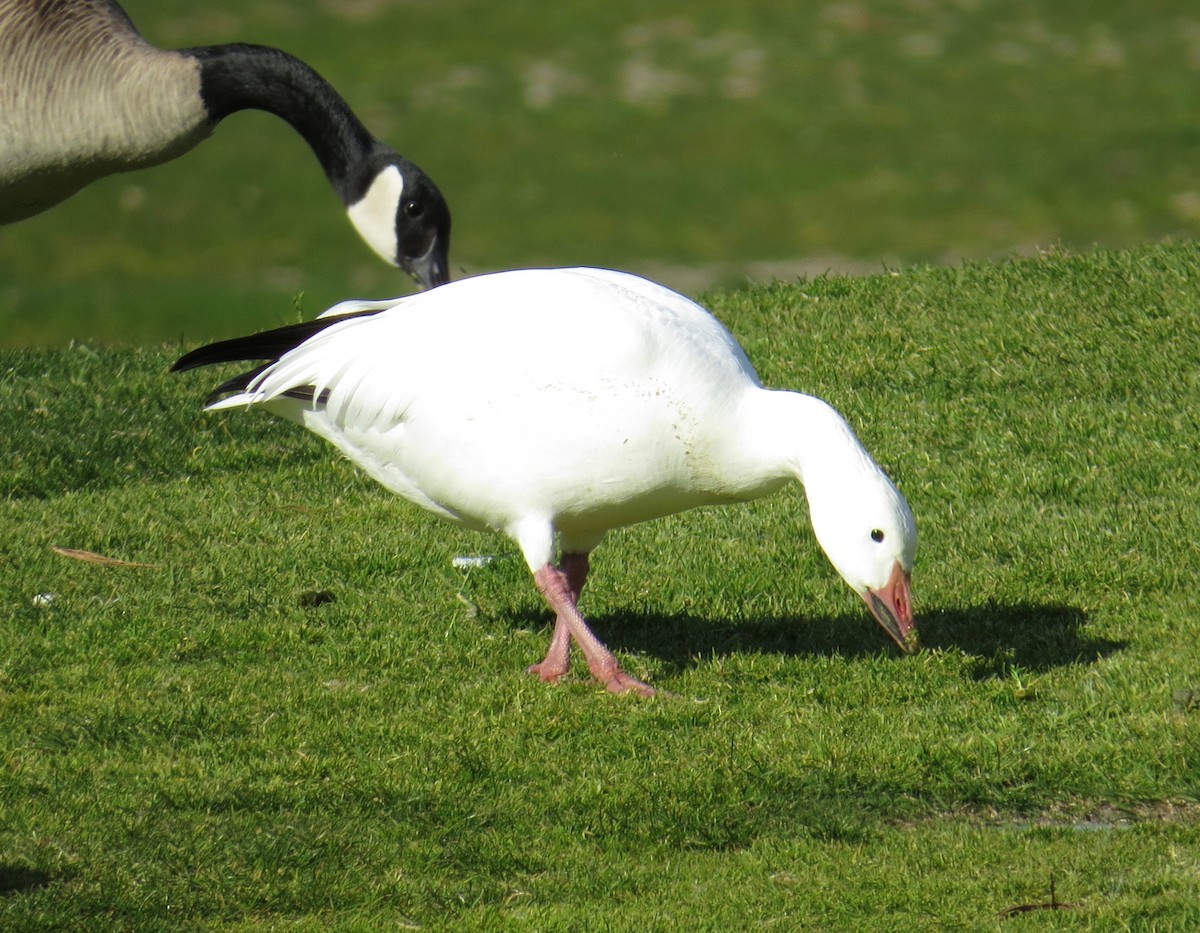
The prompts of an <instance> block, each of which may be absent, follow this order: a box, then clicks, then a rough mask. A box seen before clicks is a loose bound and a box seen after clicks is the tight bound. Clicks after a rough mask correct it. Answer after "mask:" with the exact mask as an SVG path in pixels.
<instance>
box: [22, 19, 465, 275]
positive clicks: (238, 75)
mask: <svg viewBox="0 0 1200 933" xmlns="http://www.w3.org/2000/svg"><path fill="white" fill-rule="evenodd" d="M247 109H254V110H266V111H269V112H270V113H273V114H276V115H277V116H279V117H282V118H283V119H284V120H287V122H288V123H290V124H291V125H292V126H293V127H294V128H295V129H296V132H298V133H299V134H300V135H301V136H303V137H304V139H305V140H306V141H307V142H308V144H309V146H311V147H312V150H313V152H314V153H315V154H316V156H317V159H318V160H319V161H320V163H321V167H322V168H323V169H324V170H325V175H326V177H327V178H328V179H329V183H330V184H331V185H332V186H333V189H334V191H336V192H337V194H338V197H340V198H341V199H342V203H343V204H344V205H345V206H346V211H347V213H348V214H349V215H350V221H351V223H353V224H354V226H355V228H356V229H357V230H358V232H359V234H360V235H361V236H362V238H363V239H364V240H366V241H367V244H368V245H369V246H370V247H371V248H372V249H373V250H375V252H377V253H378V254H379V255H380V256H382V257H383V258H384V259H385V260H387V261H388V262H390V263H392V264H394V265H397V266H399V267H400V268H401V269H404V270H405V271H406V272H408V273H409V274H411V275H412V276H413V277H414V278H416V279H417V280H418V281H419V282H421V283H422V284H423V285H425V286H427V287H428V286H433V285H440V284H441V283H443V282H446V281H448V279H449V257H448V253H449V248H450V211H449V208H448V207H447V206H446V202H445V200H444V199H443V198H442V195H441V192H439V191H438V189H437V187H436V186H435V185H434V183H433V181H432V180H430V178H429V177H428V176H427V175H426V174H425V173H424V172H423V171H421V169H420V168H418V167H417V166H416V165H414V164H413V163H412V162H410V161H409V160H408V159H406V158H404V157H403V156H401V155H399V154H398V153H396V152H395V151H394V150H392V149H391V148H389V147H388V146H386V145H384V144H383V143H381V142H380V141H379V140H377V139H375V137H374V136H372V135H371V134H370V133H369V132H368V131H367V128H366V127H365V126H363V124H362V123H361V121H360V120H359V119H358V117H356V116H355V115H354V113H353V111H351V109H350V107H349V105H348V104H347V103H346V102H345V101H344V100H343V99H342V97H341V96H340V95H339V94H338V92H337V91H336V90H334V88H333V87H332V86H331V85H330V84H329V83H328V82H327V81H325V79H324V78H322V77H321V76H320V75H318V74H317V73H316V72H315V71H313V70H312V69H311V68H310V67H308V65H306V64H304V63H303V62H302V61H300V60H299V59H296V58H294V57H292V56H291V55H289V54H287V53H286V52H282V51H280V50H279V49H273V48H267V47H264V46H258V45H242V44H235V45H212V46H204V47H200V48H192V49H180V50H178V51H164V50H162V49H158V48H155V47H154V46H152V45H150V44H149V43H147V42H146V41H145V40H144V39H143V38H142V36H141V35H140V34H139V33H138V31H137V29H136V28H135V27H134V25H133V23H132V22H131V21H130V19H129V17H128V16H127V15H126V13H125V11H124V10H123V9H121V7H120V6H118V5H117V4H116V3H114V2H113V0H0V224H7V223H12V222H14V221H18V220H23V219H24V218H26V217H30V216H32V215H34V214H37V213H39V212H41V211H44V210H46V209H47V208H50V207H53V206H54V205H55V204H58V203H59V202H60V201H63V200H65V199H66V198H68V197H70V196H71V195H72V194H75V193H76V192H77V191H79V190H80V189H81V188H83V187H84V186H86V185H88V184H90V183H91V182H93V181H95V180H96V179H98V178H101V177H103V176H105V175H111V174H114V173H116V172H126V171H131V170H133V169H138V168H145V167H147V166H150V165H157V164H159V163H161V162H166V161H168V160H170V159H174V158H175V157H177V156H180V155H182V154H183V153H185V152H187V151H188V150H189V149H191V148H192V147H193V146H195V145H196V144H197V143H199V142H200V141H201V140H202V139H205V138H206V137H207V136H208V135H209V134H211V133H212V132H213V129H214V128H215V127H216V125H217V124H218V123H219V122H220V121H221V120H223V119H224V118H225V117H227V116H229V114H231V113H235V112H237V111H239V110H247Z"/></svg>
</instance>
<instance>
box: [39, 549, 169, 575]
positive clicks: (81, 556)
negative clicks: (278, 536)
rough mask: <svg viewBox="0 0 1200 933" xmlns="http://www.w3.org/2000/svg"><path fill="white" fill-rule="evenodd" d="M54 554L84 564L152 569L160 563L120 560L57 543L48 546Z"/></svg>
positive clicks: (157, 567) (155, 568) (156, 567)
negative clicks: (59, 545)
mask: <svg viewBox="0 0 1200 933" xmlns="http://www.w3.org/2000/svg"><path fill="white" fill-rule="evenodd" d="M50 550H52V551H53V552H54V553H55V554H61V555H62V556H63V557H69V558H71V560H79V561H83V562H84V563H85V564H99V565H100V566H101V567H147V568H151V569H154V570H157V569H159V567H160V566H161V565H160V564H139V563H137V562H136V561H132V560H121V559H120V558H118V557H105V556H104V555H103V554H97V553H96V552H95V551H81V550H79V549H78V548H73V547H58V546H57V545H55V546H52V547H51V548H50Z"/></svg>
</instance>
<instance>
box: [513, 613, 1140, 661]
mask: <svg viewBox="0 0 1200 933" xmlns="http://www.w3.org/2000/svg"><path fill="white" fill-rule="evenodd" d="M522 621H526V622H528V623H529V624H531V625H532V627H534V628H537V627H539V625H542V624H545V623H546V622H547V621H548V620H547V619H546V617H545V616H544V615H539V616H537V618H536V620H535V619H534V618H533V617H532V616H530V617H529V618H528V619H526V620H522ZM589 623H590V624H591V625H592V627H593V628H594V630H595V632H596V634H597V635H599V636H600V638H602V639H603V640H604V641H605V642H606V643H607V644H608V646H609V647H610V648H612V649H614V650H617V651H632V652H643V653H645V654H649V655H652V656H653V657H656V658H658V659H659V660H660V661H662V662H663V663H664V664H666V665H668V666H669V667H671V668H674V669H675V670H676V671H680V670H684V669H686V668H689V667H693V666H695V664H696V663H697V662H698V661H699V660H700V659H703V658H707V657H722V656H729V655H734V654H779V655H785V656H797V657H799V656H813V657H819V656H825V657H832V656H837V657H842V658H866V657H875V656H877V655H879V654H880V653H881V652H887V651H892V652H894V653H895V654H896V655H897V656H899V649H897V648H896V647H895V646H894V645H893V644H892V642H891V640H890V639H889V638H888V637H887V635H886V634H885V633H884V632H883V630H882V629H880V628H879V626H878V625H876V624H875V622H874V621H873V620H872V619H871V618H870V616H868V615H867V614H866V613H865V612H863V613H861V614H858V613H855V614H847V615H841V616H834V617H819V618H805V617H803V616H777V617H769V618H752V619H744V620H740V621H732V620H725V619H707V618H703V617H700V616H695V615H691V614H687V613H680V614H675V615H667V614H664V613H639V612H633V611H628V612H624V611H622V612H616V613H609V614H606V615H601V616H598V617H595V618H591V619H589ZM1086 623H1087V615H1086V613H1084V612H1083V610H1081V609H1079V608H1076V607H1074V606H1062V605H1053V604H1038V603H1018V604H1015V605H985V606H969V607H964V608H961V609H953V608H945V609H932V610H928V611H926V612H923V613H917V617H916V625H917V629H918V630H919V632H920V634H921V645H922V647H923V648H924V649H926V650H929V649H934V650H942V651H949V650H955V649H957V650H959V651H961V652H963V653H964V654H966V655H969V656H971V657H972V658H973V659H974V663H973V664H972V674H973V676H974V677H975V678H976V679H979V680H984V679H988V678H992V677H1005V676H1007V675H1008V674H1009V673H1010V672H1011V671H1012V670H1013V669H1014V668H1020V669H1024V670H1029V671H1040V670H1049V669H1052V668H1055V667H1063V666H1066V665H1071V664H1083V663H1091V662H1092V661H1095V660H1096V659H1097V658H1100V657H1104V656H1106V655H1109V654H1112V653H1113V652H1115V651H1119V650H1121V649H1123V648H1124V647H1125V643H1124V642H1119V641H1113V640H1111V639H1106V638H1099V637H1096V636H1094V635H1091V634H1089V633H1088V632H1087V631H1086Z"/></svg>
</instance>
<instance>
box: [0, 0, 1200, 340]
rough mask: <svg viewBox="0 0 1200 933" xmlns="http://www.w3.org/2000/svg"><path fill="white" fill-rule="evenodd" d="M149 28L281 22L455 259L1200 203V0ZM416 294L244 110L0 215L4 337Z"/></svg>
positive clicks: (837, 6) (197, 13)
mask: <svg viewBox="0 0 1200 933" xmlns="http://www.w3.org/2000/svg"><path fill="white" fill-rule="evenodd" d="M123 5H124V6H125V8H126V10H127V12H128V13H129V14H130V16H131V17H132V19H133V20H134V22H135V23H136V24H137V25H138V27H139V29H140V30H141V31H142V33H143V34H144V35H145V36H146V37H147V38H148V39H149V40H150V41H151V42H153V43H154V44H156V45H160V46H163V47H182V46H189V45H201V44H209V43H220V42H230V41H246V42H257V43H263V44H267V45H275V46H278V47H280V48H283V49H286V50H288V51H290V52H292V53H293V54H295V55H297V56H299V57H300V58H303V59H304V60H305V61H307V62H308V63H309V64H311V65H312V66H313V67H315V68H316V69H317V70H318V71H320V72H321V73H322V74H323V75H324V76H325V77H326V78H328V79H329V80H330V81H331V82H332V83H333V84H334V85H335V86H336V87H337V88H338V89H339V90H340V91H341V93H342V94H343V95H344V96H345V97H346V98H347V100H348V101H349V102H350V104H351V106H352V107H354V109H355V110H356V111H357V112H358V114H359V116H360V117H361V118H362V119H363V120H364V121H365V122H366V123H367V125H368V126H369V127H370V128H371V129H372V131H373V132H374V133H375V134H376V135H378V136H379V137H380V138H382V139H384V140H385V141H387V142H389V143H390V144H392V145H393V146H394V147H395V148H397V149H398V150H399V151H400V152H402V153H404V154H405V155H407V156H408V157H410V158H411V159H413V160H414V161H416V162H417V163H418V164H419V165H421V166H422V167H423V168H424V169H425V170H426V171H428V172H429V174H430V175H431V176H432V177H433V178H434V179H435V180H436V182H437V183H438V185H439V186H440V187H441V189H442V191H443V193H444V194H445V195H446V198H447V199H448V201H449V202H450V206H451V209H452V211H453V215H454V234H453V241H452V256H451V258H452V268H453V273H454V275H455V277H459V276H462V275H465V274H470V273H477V272H483V271H488V270H493V269H501V268H507V267H514V266H530V265H563V264H588V265H600V266H612V267H618V268H623V269H629V270H633V271H637V272H641V273H643V274H647V275H649V276H651V277H653V278H656V279H659V280H660V281H663V282H665V283H667V284H669V285H672V286H674V287H676V288H679V289H681V290H683V291H685V292H687V293H689V294H692V295H699V294H702V293H703V292H704V291H706V290H709V289H714V288H732V287H738V286H741V285H744V284H745V283H746V282H748V281H766V280H770V279H772V278H778V279H784V280H790V279H794V278H796V277H797V276H801V275H817V274H821V273H823V272H836V273H841V272H852V273H858V272H878V271H882V270H884V269H888V268H896V267H897V266H902V265H905V264H910V263H925V262H930V263H954V262H959V261H962V260H963V259H972V258H996V257H1008V256H1017V255H1024V254H1028V253H1031V252H1035V251H1037V250H1038V249H1042V248H1047V247H1052V246H1055V245H1059V244H1061V245H1063V246H1066V247H1068V248H1072V249H1088V248H1091V247H1093V246H1124V245H1129V244H1133V243H1139V242H1145V241H1149V240H1157V239H1162V238H1164V237H1191V236H1194V235H1195V234H1196V233H1197V232H1198V229H1200V108H1198V107H1197V103H1198V101H1197V89H1198V88H1200V7H1197V6H1196V4H1195V2H1194V0H1145V2H1142V3H1138V4H1130V3H1128V2H1116V0H1092V2H1089V3H1086V4H1083V3H1066V2H1011V0H1010V2H996V0H844V2H838V0H831V2H825V3H784V2H765V0H739V2H737V3H730V2H727V0H721V2H699V0H688V2H682V0H681V2H652V0H650V2H648V0H641V2H638V3H614V2H609V3H594V2H586V0H557V2H554V3H546V2H544V0H539V2H537V3H532V2H520V0H515V2H514V0H510V2H504V3H496V2H483V0H205V2H203V3H196V2H195V0H123ZM411 288H412V286H411V284H410V282H409V281H408V279H407V278H406V277H404V276H402V275H401V274H400V273H398V272H395V271H392V270H389V268H388V267H387V266H385V265H384V264H383V263H382V262H380V261H379V260H378V259H376V258H374V256H373V255H372V254H371V253H370V252H369V251H368V250H367V248H366V247H365V246H364V245H363V244H362V243H361V242H360V241H359V239H358V237H357V235H356V234H355V233H354V232H353V230H352V229H351V227H350V225H349V223H348V221H347V220H346V218H345V215H344V213H343V212H342V210H341V207H340V205H339V203H338V201H337V198H336V197H335V195H334V194H333V192H332V191H331V190H330V188H329V187H328V186H327V184H326V182H325V179H324V177H323V175H322V173H321V171H320V168H319V166H318V165H317V162H316V160H315V159H314V158H313V156H312V154H311V153H310V152H309V150H308V148H307V146H306V145H305V144H304V143H303V141H302V140H301V139H300V138H299V137H298V136H296V135H295V134H294V133H293V132H292V130H291V129H290V127H288V126H287V125H286V124H284V123H283V122H282V121H280V120H278V119H277V118H275V117H272V116H270V115H267V114H263V113H257V112H246V113H241V114H236V115H234V116H232V117H230V118H229V119H228V120H227V121H225V122H224V123H223V124H222V125H221V126H220V127H219V128H218V130H217V132H216V133H215V134H214V136H213V137H212V138H211V139H209V140H208V141H206V142H204V143H202V144H201V145H200V147H199V148H197V149H196V150H194V151H193V152H191V153H189V154H187V155H185V156H184V157H182V158H181V159H179V160H177V161H175V162H172V163H170V164H168V165H165V166H161V167H158V168H154V169H150V170H148V171H143V172H139V173H135V174H130V175H123V176H116V177H113V178H109V179H106V180H104V181H102V182H100V183H98V184H95V185H93V186H91V187H90V188H88V189H86V190H85V191H83V192H82V193H81V194H79V195H77V196H76V197H75V198H73V199H71V200H69V201H67V202H66V203H64V204H62V205H61V206H59V207H57V208H55V209H52V210H51V211H49V212H47V213H45V214H42V215H40V216H39V217H37V218H34V219H32V220H29V221H25V222H22V223H20V224H16V225H13V226H9V227H3V228H0V346H6V347H21V346H60V345H65V344H67V343H68V342H69V341H71V340H76V341H82V342H85V343H86V342H93V343H101V342H108V343H139V342H147V341H169V342H181V341H182V342H187V343H189V344H191V343H194V342H195V341H197V340H201V339H206V338H214V337H224V336H232V335H234V334H237V333H241V332H245V331H248V330H252V329H256V328H260V327H265V326H269V325H274V324H278V323H282V322H285V321H289V320H295V319H297V318H298V317H301V316H303V317H311V316H312V315H314V314H315V313H317V312H318V311H320V310H322V309H323V308H324V307H326V306H327V305H329V304H332V303H333V302H335V301H338V300H340V299H342V298H346V297H351V296H357V297H361V296H369V297H381V296H388V295H394V294H400V293H404V292H407V291H410V290H411Z"/></svg>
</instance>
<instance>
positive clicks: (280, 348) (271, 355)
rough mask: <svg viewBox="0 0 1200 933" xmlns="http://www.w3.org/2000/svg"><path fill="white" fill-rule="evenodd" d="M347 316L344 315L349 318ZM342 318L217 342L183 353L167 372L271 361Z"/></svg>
mask: <svg viewBox="0 0 1200 933" xmlns="http://www.w3.org/2000/svg"><path fill="white" fill-rule="evenodd" d="M350 316H351V315H346V317H350ZM346 317H334V318H318V319H317V320H315V321H301V322H300V323H298V324H285V325H284V326H283V327H276V328H275V329H274V330H265V331H263V332H262V333H259V334H251V335H250V336H248V337H234V338H233V339H231V340H219V341H217V342H216V343H210V344H207V345H206V346H203V347H197V348H196V349H195V350H192V351H191V352H190V353H185V354H184V355H183V356H181V357H180V358H179V359H177V360H176V361H175V365H174V366H172V367H171V372H173V373H182V372H186V371H187V370H189V369H196V368H197V367H200V366H210V365H212V364H214V363H238V362H243V361H245V360H270V361H272V362H273V361H275V360H277V359H279V357H281V356H283V354H285V353H287V351H288V350H291V349H293V348H295V347H298V346H300V344H302V343H304V341H306V340H308V339H309V338H310V337H312V336H313V335H314V334H319V333H320V332H321V331H323V330H324V329H325V328H326V327H329V326H330V325H331V324H336V323H337V322H338V321H344V320H345V319H346Z"/></svg>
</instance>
